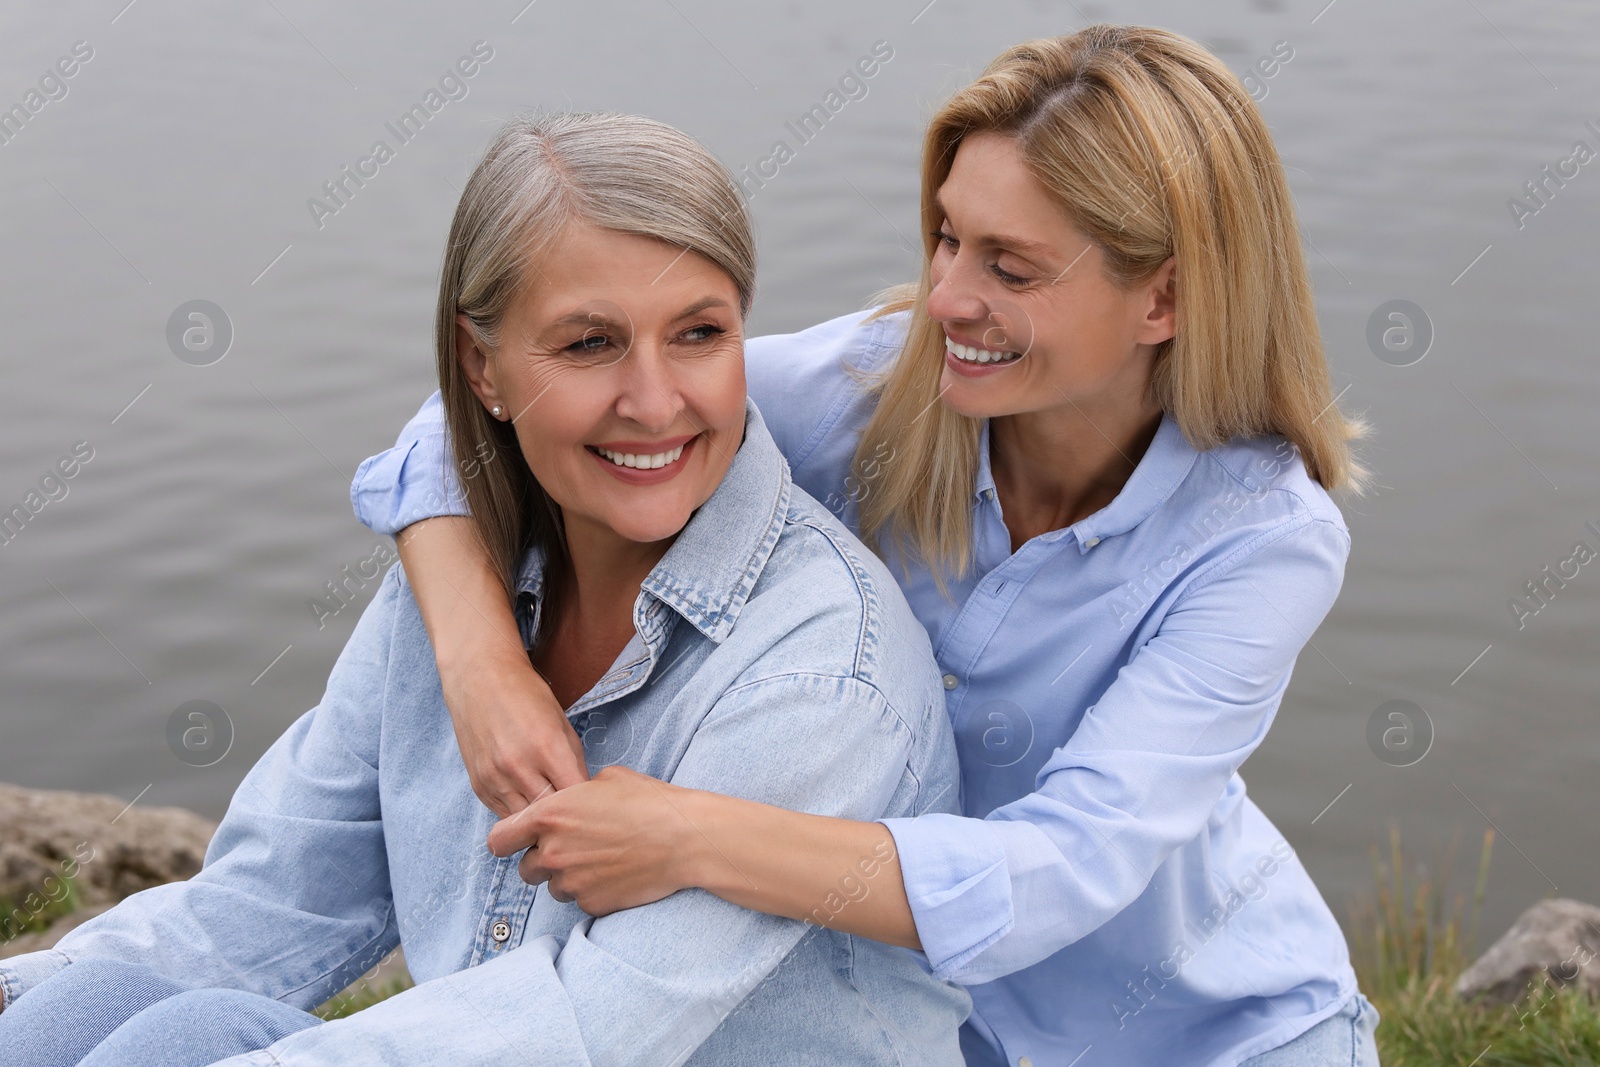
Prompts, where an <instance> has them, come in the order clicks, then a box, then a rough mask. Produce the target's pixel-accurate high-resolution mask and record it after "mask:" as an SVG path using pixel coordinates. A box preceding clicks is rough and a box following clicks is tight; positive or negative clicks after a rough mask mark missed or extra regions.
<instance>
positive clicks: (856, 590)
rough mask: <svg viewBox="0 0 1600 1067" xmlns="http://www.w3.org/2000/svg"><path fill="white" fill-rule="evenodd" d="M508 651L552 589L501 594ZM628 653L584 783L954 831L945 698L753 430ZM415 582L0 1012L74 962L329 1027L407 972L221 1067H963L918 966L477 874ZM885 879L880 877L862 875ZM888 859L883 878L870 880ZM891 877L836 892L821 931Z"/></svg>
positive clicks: (882, 580) (872, 589) (797, 930)
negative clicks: (939, 822) (209, 831)
mask: <svg viewBox="0 0 1600 1067" xmlns="http://www.w3.org/2000/svg"><path fill="white" fill-rule="evenodd" d="M517 589H518V608H517V615H518V621H519V623H520V625H521V627H522V632H523V635H524V637H525V638H531V635H532V634H533V633H534V631H535V627H536V626H537V619H538V612H539V610H540V601H541V596H542V592H543V567H542V560H541V559H540V558H539V557H538V555H537V554H536V553H534V554H530V555H529V557H528V559H527V562H526V563H525V565H524V566H523V568H522V571H521V575H520V579H519V582H518V586H517ZM633 619H634V625H635V634H634V636H633V638H632V639H631V641H630V642H629V643H628V645H627V646H626V647H625V648H624V649H623V651H622V653H621V655H619V656H618V657H617V659H616V661H615V662H614V664H613V666H612V668H611V670H609V671H608V672H607V673H606V674H605V676H604V677H602V678H601V679H600V681H599V682H597V683H596V684H595V686H594V687H593V688H592V689H591V690H590V691H589V692H588V693H587V694H585V695H584V696H583V697H582V698H581V699H580V700H579V701H578V702H577V703H576V704H574V705H573V706H572V707H571V708H570V709H568V715H569V716H570V717H571V718H572V720H573V724H574V726H575V727H576V728H577V729H578V730H579V732H580V734H581V735H582V736H583V741H584V750H585V753H586V755H587V757H588V761H589V765H590V769H591V770H592V771H593V770H598V769H599V768H600V767H601V766H603V765H607V764H612V763H619V762H620V763H624V764H626V765H628V766H630V767H633V768H634V769H636V770H639V771H642V772H644V773H646V774H650V775H654V776H656V777H659V778H663V779H668V780H671V781H673V782H675V783H678V784H680V785H685V786H691V787H695V788H700V789H712V790H717V791H719V792H724V793H732V794H735V795H738V796H743V797H748V798H750V799H754V800H760V801H765V802H768V803H772V804H780V805H783V806H785V807H789V808H794V809H799V810H804V811H811V812H816V813H820V814H827V815H835V816H842V817H848V818H854V819H875V818H878V817H881V816H884V815H896V816H899V815H904V816H914V815H919V814H925V813H930V812H953V811H955V810H956V803H957V792H958V789H959V786H958V780H957V770H956V757H955V749H954V745H953V743H952V739H951V734H950V729H949V724H948V722H947V721H946V720H945V717H944V710H943V709H944V703H943V700H942V697H943V691H942V690H941V689H940V684H939V671H938V668H937V666H936V664H935V663H934V660H933V656H932V652H931V649H930V648H929V646H928V639H927V634H926V633H925V632H924V631H923V629H922V627H921V626H920V625H919V624H918V622H917V619H916V618H915V616H913V615H912V613H911V611H910V609H909V607H908V606H907V605H906V602H905V599H904V597H902V596H901V595H900V592H899V590H898V589H897V588H896V586H895V583H894V580H893V578H892V577H891V576H890V575H889V574H888V572H887V571H886V570H885V569H884V567H883V565H882V564H881V563H880V562H879V561H878V560H877V559H876V558H874V557H873V556H872V555H871V554H870V553H867V552H865V551H864V550H862V549H861V546H860V544H859V543H858V542H856V541H855V539H854V538H852V537H851V536H850V534H849V533H848V532H847V531H846V530H845V529H844V527H843V526H841V525H840V524H839V523H838V522H837V521H836V520H835V518H834V517H833V516H832V515H830V514H828V513H827V512H826V511H825V510H824V509H822V508H821V507H820V506H819V505H818V504H817V502H816V501H814V500H812V499H811V498H810V497H808V496H807V495H806V494H805V493H804V492H801V491H798V490H796V489H795V488H794V486H793V484H792V482H791V480H790V478H789V474H788V470H787V467H786V466H785V464H784V461H783V458H782V456H781V455H780V454H779V453H778V450H777V448H776V447H775V446H774V444H773V441H772V439H771V437H770V436H769V435H768V433H767V431H766V429H765V427H764V425H763V423H762V420H761V416H760V415H759V414H758V413H757V412H756V410H755V408H754V407H753V406H751V407H748V408H747V422H746V429H745V438H744V443H743V445H742V446H741V447H740V449H739V451H738V452H737V453H736V454H735V456H734V459H733V462H732V464H731V466H730V468H729V471H728V474H727V476H726V477H725V478H724V480H723V481H722V483H721V485H720V486H718V488H717V490H716V491H715V492H714V493H713V494H712V496H711V498H710V499H709V500H708V501H707V502H706V503H705V504H704V505H702V506H701V507H700V508H699V509H698V510H697V511H696V512H695V513H694V516H693V517H692V518H691V519H690V521H689V523H688V524H687V525H686V526H685V528H684V529H683V531H682V532H681V533H680V535H679V536H678V538H677V540H676V541H675V542H674V543H673V545H672V547H671V548H670V549H669V550H668V551H667V553H666V555H665V556H664V557H663V558H662V560H661V562H660V563H659V564H657V566H656V567H655V568H654V569H653V570H652V571H651V572H650V574H649V576H648V577H647V578H646V579H645V581H644V583H643V584H642V587H641V590H640V593H639V596H638V598H637V600H636V601H635V603H634V611H633ZM494 821H495V819H494V816H493V814H492V813H491V812H490V811H489V810H488V809H486V808H485V807H484V806H483V805H482V804H480V803H479V802H478V800H477V798H476V797H475V796H474V795H473V792H472V788H471V784H470V783H469V781H468V779H467V775H466V771H465V769H464V767H463V765H462V761H461V753H460V750H459V749H458V748H457V746H456V741H455V735H454V732H453V730H452V727H451V724H450V717H449V714H448V712H447V710H446V709H445V706H444V702H443V699H442V696H441V693H440V683H439V676H438V674H437V673H436V670H435V667H434V656H433V649H432V646H431V645H430V644H429V642H428V637H427V633H426V631H425V630H424V628H423V624H422V620H421V616H420V615H419V613H418V610H417V606H416V602H415V600H414V599H413V597H412V593H411V589H410V587H409V585H408V583H407V582H406V579H405V575H404V573H403V571H402V570H401V568H399V567H398V566H397V567H395V568H393V569H391V570H390V572H389V573H388V575H386V576H385V578H384V580H383V583H382V586H381V588H380V590H379V592H378V593H377V594H376V596H375V598H374V600H373V602H372V604H371V605H369V606H368V608H367V610H366V612H365V613H364V614H363V615H362V617H361V620H360V622H359V624H358V625H357V627H356V629H355V632H354V633H353V634H352V635H351V638H350V641H349V643H348V644H347V645H346V646H345V648H344V651H343V652H342V653H341V654H340V657H339V660H338V663H337V664H336V665H335V667H334V669H333V673H332V675H331V677H330V678H329V680H328V688H327V692H326V694H325V695H324V697H323V700H322V702H321V703H320V704H319V705H318V706H317V707H315V708H313V709H312V710H311V711H309V712H307V713H306V714H305V715H304V716H302V717H301V718H300V719H299V720H298V721H296V722H295V724H294V725H293V726H291V727H290V728H289V730H288V732H287V733H285V734H284V735H283V737H281V738H279V739H278V741H277V742H276V743H275V744H274V745H273V746H272V747H271V748H270V749H269V750H268V751H267V753H266V754H265V755H264V756H263V757H262V758H261V761H260V762H259V763H257V764H256V765H255V767H253V768H252V769H251V771H250V772H249V774H248V775H247V776H246V777H245V779H244V781H243V783H242V784H241V785H240V787H239V790H238V792H237V793H236V794H235V796H234V798H233V801H232V803H231V804H230V806H229V808H228V812H227V815H226V817H225V818H224V819H223V821H222V824H221V826H220V827H219V828H218V830H217V833H216V836H215V838H214V839H213V840H212V842H211V845H210V848H209V849H208V851H207V853H206V861H205V866H204V869H203V870H201V872H200V873H199V874H197V875H196V876H195V877H194V878H192V879H190V880H189V881H187V882H179V883H174V884H171V885H164V886H158V887H156V888H154V889H149V890H146V891H144V892H142V893H138V894H135V895H134V896H132V897H129V898H128V899H127V900H125V901H123V902H122V903H120V904H118V905H117V906H116V907H115V908H113V909H111V910H110V911H108V912H106V913H105V914H103V915H101V916H99V917H97V918H95V919H92V920H90V921H89V922H87V923H85V924H84V925H82V926H80V927H78V928H77V929H76V930H73V931H72V932H70V933H69V934H67V935H66V937H64V938H63V939H62V940H61V942H60V944H59V945H58V946H57V948H56V949H52V950H48V951H45V952H38V953H32V954H29V955H24V956H19V957H16V958H14V959H11V960H7V961H4V963H0V986H3V989H4V993H5V996H6V1001H7V1003H10V1002H11V1001H13V1000H14V999H16V998H18V997H22V996H25V995H26V994H27V992H28V990H29V989H31V988H32V987H33V986H35V985H37V984H38V983H39V982H41V981H43V980H44V979H46V978H48V977H49V976H50V975H52V974H54V973H56V972H57V971H59V970H60V969H61V968H63V967H67V966H70V965H71V961H73V960H78V959H86V958H90V957H113V958H119V959H125V960H130V961H135V962H140V963H144V964H147V965H149V966H152V967H154V968H155V969H156V970H158V971H160V972H161V973H163V974H166V975H167V976H169V977H171V978H173V979H176V980H177V981H179V982H182V983H185V984H187V985H190V986H192V987H217V986H220V987H227V988H235V989H244V990H249V991H253V992H257V993H261V994H264V995H266V996H269V997H274V998H276V999H278V1000H281V1001H284V1002H286V1003H288V1004H291V1005H294V1006H296V1007H300V1008H310V1007H312V1006H314V1005H316V1004H319V1003H321V1002H322V1001H324V1000H326V999H327V998H328V997H330V996H332V995H333V994H334V993H336V992H338V991H339V990H340V989H341V988H343V987H344V986H345V985H346V984H348V983H349V982H351V981H353V980H354V979H355V978H356V977H357V976H359V975H360V974H361V973H362V972H363V971H365V970H367V969H368V968H370V967H371V966H372V965H373V964H374V963H376V962H377V961H378V960H379V959H380V958H382V957H383V956H384V955H385V954H387V953H388V952H389V951H391V950H392V949H393V948H394V947H395V946H396V945H397V944H399V943H401V942H404V946H405V950H406V962H407V964H408V965H409V967H410V969H411V972H412V975H413V976H414V977H415V978H416V980H417V982H418V985H417V986H416V987H415V988H414V989H411V990H408V991H406V992H404V993H401V994H399V995H397V996H395V997H393V998H391V999H389V1000H386V1001H384V1002H382V1003H380V1004H378V1005H376V1006H374V1007H371V1008H368V1009H366V1010H365V1011H362V1012H359V1013H357V1014H355V1015H353V1016H351V1017H349V1018H347V1019H343V1020H339V1021H335V1022H329V1023H324V1024H321V1025H318V1026H313V1027H312V1028H310V1029H307V1030H302V1031H300V1032H299V1033H296V1034H294V1035H292V1036H290V1037H287V1038H284V1039H283V1040H282V1041H279V1042H277V1043H276V1044H274V1045H272V1046H271V1048H270V1049H268V1050H267V1051H264V1052H259V1053H253V1054H249V1055H246V1056H240V1057H234V1058H232V1059H229V1060H227V1061H224V1062H225V1063H227V1064H229V1065H238V1067H243V1065H247V1064H252V1065H263V1067H265V1065H269V1064H270V1065H276V1067H363V1065H378V1064H385V1065H390V1067H424V1065H426V1067H436V1065H439V1064H451V1065H458V1064H459V1065H473V1064H482V1065H488V1064H507V1063H530V1064H541V1065H543V1064H552V1065H586V1064H638V1065H641V1067H659V1065H662V1064H678V1063H683V1062H685V1061H686V1060H687V1061H688V1062H690V1063H692V1064H726V1065H745V1064H751V1063H780V1064H783V1063H788V1064H825V1063H840V1064H844V1063H861V1064H866V1063H873V1064H879V1063H900V1064H905V1065H906V1067H912V1065H920V1064H930V1063H931V1064H943V1065H958V1064H960V1063H961V1052H960V1048H959V1046H958V1037H957V1034H958V1030H959V1028H960V1026H961V1022H962V1020H963V1019H964V1018H965V1017H966V1015H967V1012H968V1010H969V1007H970V1001H969V999H968V997H967V994H966V993H965V992H964V991H963V990H962V989H961V987H960V986H958V985H955V984H952V983H949V982H945V981H941V980H939V979H937V978H935V977H933V976H932V975H931V974H929V973H928V967H927V963H926V960H925V959H924V958H923V957H922V956H921V954H919V953H915V952H911V951H909V950H906V949H899V948H893V947H890V946H886V945H882V944H879V943H877V942H873V941H868V940H863V939H860V938H856V937H851V936H849V935H846V934H841V933H838V932H835V931H831V930H826V929H823V928H822V927H820V926H817V925H812V924H809V923H806V922H802V921H798V920H791V919H780V918H774V917H772V916H768V915H762V914H760V913H758V912H754V911H748V910H746V909H744V908H741V907H737V906H735V905H732V904H728V903H726V902H725V901H722V900H719V899H717V898H716V897H714V896H712V895H710V894H709V893H706V892H705V891H703V890H699V889H692V890H686V891H684V892H680V893H676V894H674V895H672V896H670V897H668V898H667V899H665V900H662V901H659V902H657V903H655V904H650V905H647V906H645V907H642V908H636V909H633V910H630V911H623V912H618V913H616V914H614V915H610V916H607V917H604V918H600V919H593V918H590V917H588V916H586V915H585V914H584V913H583V912H582V911H581V910H579V908H578V907H577V905H576V904H562V903H559V902H558V901H556V900H554V899H553V898H552V897H551V896H550V895H549V893H548V892H546V891H545V889H544V888H543V887H535V886H530V885H527V884H525V883H524V882H523V881H522V879H521V878H520V877H519V876H518V873H517V861H518V859H520V856H521V854H520V853H518V854H517V855H515V856H511V857H507V858H505V859H498V858H496V857H495V856H494V855H493V854H492V853H490V852H489V851H488V848H487V846H486V845H485V838H486V837H487V835H488V833H489V829H490V827H491V826H493V824H494ZM884 851H885V852H886V853H887V852H888V850H887V848H886V849H885V850H884ZM890 858H892V854H890ZM882 877H883V875H882V870H881V864H880V863H879V862H878V860H877V859H875V858H873V857H864V858H863V860H862V861H861V862H860V863H859V864H857V865H856V867H855V868H851V869H841V870H840V871H839V872H838V891H837V893H834V894H829V897H828V898H827V899H826V900H820V901H818V908H819V909H820V910H821V911H823V912H824V913H826V914H824V915H822V916H821V917H822V918H826V917H827V915H828V914H837V913H838V912H839V911H840V910H842V909H843V908H847V907H849V906H850V904H851V902H852V901H855V900H859V899H861V898H862V896H863V895H864V894H865V893H870V892H871V891H872V890H873V887H874V886H875V885H876V884H878V882H877V881H875V879H881V878H882Z"/></svg>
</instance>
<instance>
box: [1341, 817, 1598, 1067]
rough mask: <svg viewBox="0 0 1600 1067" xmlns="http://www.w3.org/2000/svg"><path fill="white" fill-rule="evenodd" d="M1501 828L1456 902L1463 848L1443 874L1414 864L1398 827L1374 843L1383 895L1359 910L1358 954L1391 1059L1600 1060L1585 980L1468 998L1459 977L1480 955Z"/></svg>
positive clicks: (1456, 1066)
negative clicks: (1456, 869) (1455, 875)
mask: <svg viewBox="0 0 1600 1067" xmlns="http://www.w3.org/2000/svg"><path fill="white" fill-rule="evenodd" d="M1493 847H1494V831H1493V830H1488V831H1485V833H1484V835H1483V849H1482V852H1481V853H1480V855H1479V860H1478V875H1477V881H1476V884H1475V886H1474V889H1473V893H1472V899H1471V902H1470V904H1469V903H1468V901H1467V899H1466V897H1465V895H1464V894H1457V895H1456V896H1455V898H1454V899H1453V900H1452V901H1450V903H1449V904H1448V905H1447V904H1446V888H1445V887H1446V886H1447V885H1449V882H1450V867H1451V863H1452V861H1453V859H1454V852H1455V848H1454V846H1453V845H1452V847H1451V849H1450V854H1449V855H1448V856H1447V857H1446V859H1445V863H1444V865H1443V870H1442V872H1441V875H1440V877H1439V878H1437V879H1435V878H1434V877H1433V876H1432V875H1430V874H1429V872H1428V869H1427V867H1426V865H1425V864H1415V865H1412V869H1411V872H1410V873H1409V874H1408V872H1407V863H1406V861H1405V857H1404V856H1403V854H1402V851H1401V848H1400V832H1399V829H1398V828H1391V829H1390V831H1389V852H1388V856H1387V857H1386V858H1385V857H1383V856H1382V855H1381V854H1380V852H1379V849H1378V848H1377V846H1374V847H1373V850H1372V878H1373V885H1374V887H1375V893H1374V894H1373V896H1372V897H1371V898H1366V899H1363V900H1362V901H1360V902H1358V904H1357V905H1356V906H1355V907H1354V908H1352V909H1351V924H1350V932H1351V937H1350V950H1351V953H1350V954H1351V961H1352V962H1353V963H1354V965H1355V968H1356V974H1357V976H1358V977H1359V978H1360V981H1361V990H1362V992H1364V993H1365V994H1366V995H1367V997H1368V998H1369V999H1370V1000H1371V1001H1372V1002H1373V1004H1374V1005H1375V1006H1376V1007H1377V1009H1378V1014H1379V1016H1380V1022H1379V1024H1378V1035H1377V1036H1378V1055H1379V1058H1380V1059H1381V1060H1382V1062H1383V1064H1384V1067H1548V1065H1554V1064H1561V1065H1571V1067H1600V1010H1597V1006H1596V1005H1595V1004H1594V1003H1593V1002H1592V1001H1590V999H1589V998H1588V997H1587V996H1586V995H1585V994H1584V993H1582V992H1581V991H1580V990H1578V989H1576V988H1565V989H1562V988H1557V987H1555V986H1554V984H1550V983H1547V984H1545V985H1544V986H1542V987H1538V988H1535V989H1533V990H1531V991H1530V992H1529V993H1528V994H1527V995H1525V996H1524V997H1523V998H1522V999H1521V1000H1519V1001H1518V1002H1517V1003H1516V1004H1511V1005H1487V1004H1469V1003H1466V1002H1463V1001H1462V1000H1461V999H1460V998H1458V997H1457V996H1456V994H1455V983H1456V979H1457V978H1459V977H1460V976H1461V972H1462V971H1463V970H1465V969H1466V968H1467V966H1468V965H1469V964H1470V963H1471V962H1472V960H1473V959H1474V958H1475V952H1476V948H1477V945H1476V942H1477V937H1478V929H1479V919H1480V918H1481V916H1482V912H1483V896H1484V888H1485V886H1486V885H1487V883H1488V878H1489V856H1490V853H1491V851H1492V850H1493Z"/></svg>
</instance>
